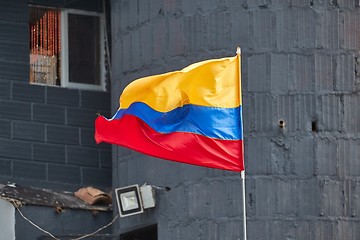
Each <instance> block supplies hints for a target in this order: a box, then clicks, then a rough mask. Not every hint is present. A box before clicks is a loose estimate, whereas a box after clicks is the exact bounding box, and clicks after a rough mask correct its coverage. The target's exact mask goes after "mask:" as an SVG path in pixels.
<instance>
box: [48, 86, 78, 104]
mask: <svg viewBox="0 0 360 240" xmlns="http://www.w3.org/2000/svg"><path fill="white" fill-rule="evenodd" d="M79 99H80V98H79V90H75V89H67V88H58V87H47V89H46V103H48V104H54V105H61V106H74V107H79V103H80V100H79Z"/></svg>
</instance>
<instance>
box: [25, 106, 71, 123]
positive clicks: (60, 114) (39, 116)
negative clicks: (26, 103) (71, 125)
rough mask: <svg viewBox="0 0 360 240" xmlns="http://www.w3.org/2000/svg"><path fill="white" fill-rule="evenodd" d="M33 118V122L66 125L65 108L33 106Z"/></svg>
mask: <svg viewBox="0 0 360 240" xmlns="http://www.w3.org/2000/svg"><path fill="white" fill-rule="evenodd" d="M32 116H33V120H34V121H36V122H44V123H59V124H65V107H63V106H55V105H47V104H33V115H32Z"/></svg>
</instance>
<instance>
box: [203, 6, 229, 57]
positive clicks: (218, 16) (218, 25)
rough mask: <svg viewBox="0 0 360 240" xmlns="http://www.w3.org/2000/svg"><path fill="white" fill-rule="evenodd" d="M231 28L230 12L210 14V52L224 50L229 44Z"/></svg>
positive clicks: (208, 37)
mask: <svg viewBox="0 0 360 240" xmlns="http://www.w3.org/2000/svg"><path fill="white" fill-rule="evenodd" d="M230 26H231V24H230V14H229V13H228V12H214V13H210V14H209V16H208V25H207V29H208V31H207V43H208V46H209V49H210V50H216V49H221V50H222V49H223V48H224V46H227V45H228V44H229V42H230V38H229V36H230V30H231V29H230ZM234 53H235V47H234ZM234 55H235V54H234Z"/></svg>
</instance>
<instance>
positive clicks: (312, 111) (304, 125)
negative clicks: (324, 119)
mask: <svg viewBox="0 0 360 240" xmlns="http://www.w3.org/2000/svg"><path fill="white" fill-rule="evenodd" d="M298 105H299V106H298V111H299V131H301V132H316V131H318V128H319V127H318V125H319V123H318V121H317V117H318V116H317V115H318V113H317V109H316V96H315V95H314V94H301V95H299V96H298Z"/></svg>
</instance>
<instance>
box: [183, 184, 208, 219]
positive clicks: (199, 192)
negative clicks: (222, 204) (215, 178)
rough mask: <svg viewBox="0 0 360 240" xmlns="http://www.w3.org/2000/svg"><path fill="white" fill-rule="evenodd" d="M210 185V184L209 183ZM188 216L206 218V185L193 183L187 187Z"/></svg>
mask: <svg viewBox="0 0 360 240" xmlns="http://www.w3.org/2000/svg"><path fill="white" fill-rule="evenodd" d="M210 184H212V183H210ZM188 194H189V206H188V211H189V216H190V217H195V218H206V217H208V214H209V208H208V206H209V204H210V201H211V200H210V194H209V185H208V184H207V183H193V184H191V185H190V186H189V189H188Z"/></svg>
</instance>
